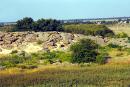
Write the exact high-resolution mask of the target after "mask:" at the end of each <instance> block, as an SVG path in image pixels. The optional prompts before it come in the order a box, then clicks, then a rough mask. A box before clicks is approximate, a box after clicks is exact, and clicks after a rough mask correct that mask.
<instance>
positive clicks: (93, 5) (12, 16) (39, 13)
mask: <svg viewBox="0 0 130 87" xmlns="http://www.w3.org/2000/svg"><path fill="white" fill-rule="evenodd" d="M0 11H1V12H0V22H9V21H16V20H18V19H21V18H23V17H32V18H34V19H35V20H37V19H39V18H53V19H76V18H97V17H113V16H130V0H1V2H0Z"/></svg>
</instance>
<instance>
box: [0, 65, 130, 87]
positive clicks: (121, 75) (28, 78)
mask: <svg viewBox="0 0 130 87" xmlns="http://www.w3.org/2000/svg"><path fill="white" fill-rule="evenodd" d="M15 70H16V71H17V72H16V71H15ZM15 70H12V71H11V72H12V73H11V74H8V73H7V72H9V71H8V70H6V71H2V72H5V73H3V74H1V73H0V83H1V84H0V87H10V86H12V87H28V86H31V87H127V86H129V85H130V65H128V64H126V65H117V64H111V65H108V64H107V65H90V66H85V65H84V66H82V67H81V66H70V65H69V66H49V67H48V66H46V68H39V69H34V70H29V71H28V70H27V71H19V70H17V69H15ZM62 85H63V86H62Z"/></svg>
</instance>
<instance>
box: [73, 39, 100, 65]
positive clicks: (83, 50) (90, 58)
mask: <svg viewBox="0 0 130 87" xmlns="http://www.w3.org/2000/svg"><path fill="white" fill-rule="evenodd" d="M97 48H98V45H97V44H96V43H95V42H94V41H92V40H90V39H82V40H80V41H79V42H78V43H75V44H73V45H72V46H71V48H70V50H71V51H72V62H73V63H89V62H95V61H96V56H97V55H98V52H97Z"/></svg>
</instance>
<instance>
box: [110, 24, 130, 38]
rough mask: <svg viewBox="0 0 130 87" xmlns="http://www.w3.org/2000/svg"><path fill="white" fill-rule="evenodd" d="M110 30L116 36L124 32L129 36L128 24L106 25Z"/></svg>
mask: <svg viewBox="0 0 130 87" xmlns="http://www.w3.org/2000/svg"><path fill="white" fill-rule="evenodd" d="M107 27H109V28H110V29H111V30H113V31H114V32H115V33H116V34H118V33H121V32H124V33H126V34H128V36H130V24H115V25H108V26H107Z"/></svg>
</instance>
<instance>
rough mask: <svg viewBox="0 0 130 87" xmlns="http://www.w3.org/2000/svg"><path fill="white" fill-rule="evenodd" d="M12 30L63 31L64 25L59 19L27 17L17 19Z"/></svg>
mask: <svg viewBox="0 0 130 87" xmlns="http://www.w3.org/2000/svg"><path fill="white" fill-rule="evenodd" d="M11 31H63V28H62V25H61V23H60V22H59V21H57V20H52V19H39V20H38V21H34V20H33V19H32V18H29V17H25V18H23V19H21V20H18V21H17V24H16V26H15V28H14V29H12V30H11Z"/></svg>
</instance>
